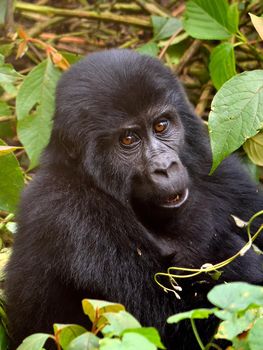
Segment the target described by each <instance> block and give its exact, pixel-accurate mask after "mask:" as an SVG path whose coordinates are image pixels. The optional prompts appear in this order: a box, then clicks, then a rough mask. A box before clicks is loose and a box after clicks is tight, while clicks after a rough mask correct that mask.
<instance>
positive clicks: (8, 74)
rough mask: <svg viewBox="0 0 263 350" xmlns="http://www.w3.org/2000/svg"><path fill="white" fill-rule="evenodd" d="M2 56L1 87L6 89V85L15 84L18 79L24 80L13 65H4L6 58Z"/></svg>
mask: <svg viewBox="0 0 263 350" xmlns="http://www.w3.org/2000/svg"><path fill="white" fill-rule="evenodd" d="M0 56H1V59H0V86H2V87H4V86H5V84H13V83H15V82H16V81H17V80H18V79H22V78H23V76H22V75H21V74H19V73H18V72H17V71H16V70H15V69H14V68H13V66H12V65H11V64H7V63H4V58H3V57H4V56H3V55H0Z"/></svg>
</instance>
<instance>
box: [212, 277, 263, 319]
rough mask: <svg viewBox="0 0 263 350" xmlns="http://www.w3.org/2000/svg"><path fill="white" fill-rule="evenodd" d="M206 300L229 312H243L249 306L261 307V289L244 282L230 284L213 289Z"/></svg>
mask: <svg viewBox="0 0 263 350" xmlns="http://www.w3.org/2000/svg"><path fill="white" fill-rule="evenodd" d="M207 298H208V300H209V301H210V302H211V303H212V304H214V305H216V306H218V307H220V308H222V309H227V310H228V311H229V312H237V311H240V310H245V309H247V308H248V307H249V306H251V305H255V306H260V305H261V306H262V305H263V287H260V286H254V285H251V284H248V283H245V282H232V283H227V284H221V285H219V286H216V287H214V288H213V289H212V290H211V291H210V292H209V293H208V295H207Z"/></svg>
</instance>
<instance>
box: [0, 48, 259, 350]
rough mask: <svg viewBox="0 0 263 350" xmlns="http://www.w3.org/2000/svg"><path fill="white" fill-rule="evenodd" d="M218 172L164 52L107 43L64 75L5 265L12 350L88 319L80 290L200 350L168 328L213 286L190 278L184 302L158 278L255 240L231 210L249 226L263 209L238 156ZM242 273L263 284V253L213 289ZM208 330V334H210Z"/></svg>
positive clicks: (249, 256)
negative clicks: (161, 57) (57, 326)
mask: <svg viewBox="0 0 263 350" xmlns="http://www.w3.org/2000/svg"><path fill="white" fill-rule="evenodd" d="M210 168H211V151H210V147H209V141H208V137H207V134H206V130H205V128H204V126H203V124H202V122H201V120H200V119H199V118H198V117H197V116H195V114H194V111H193V108H192V107H191V105H190V104H189V102H188V100H187V98H186V96H185V93H184V91H183V88H182V86H181V84H180V83H179V82H178V80H177V79H176V77H175V76H174V75H173V74H172V73H171V72H170V70H169V69H167V68H166V67H164V66H163V65H162V64H161V63H160V62H159V61H158V60H156V59H154V58H151V57H148V56H144V55H140V54H138V53H135V52H132V51H128V50H109V51H105V52H100V53H94V54H91V55H89V56H88V57H87V58H85V59H83V60H82V61H81V62H79V63H77V64H76V65H74V66H73V67H72V68H71V69H70V70H69V71H68V72H66V73H65V74H64V75H63V77H62V79H61V80H60V82H59V84H58V88H57V95H56V111H55V117H54V126H53V131H52V135H51V139H50V142H49V144H48V146H47V148H46V150H45V151H44V153H43V155H42V160H41V166H40V169H39V170H38V172H37V174H36V175H35V176H34V179H33V181H32V182H31V183H30V184H29V186H28V187H27V189H26V190H25V192H24V194H23V196H22V202H21V205H20V210H19V215H18V232H17V235H16V239H15V243H14V249H13V253H12V256H11V260H10V262H9V264H8V267H7V281H6V295H7V312H8V317H9V321H10V332H11V335H12V340H13V349H14V348H15V347H16V346H17V345H18V344H19V343H20V342H21V341H22V340H23V339H24V338H25V337H26V336H28V335H30V334H31V333H34V332H51V330H52V324H53V323H54V322H57V323H77V324H83V325H87V317H84V316H83V313H82V309H81V300H82V299H83V298H96V299H104V300H109V301H113V302H119V303H122V304H124V305H125V306H126V308H127V310H128V311H129V312H131V313H132V314H134V315H135V317H137V318H138V319H139V320H140V321H141V323H142V324H143V325H145V326H155V327H157V328H158V329H159V330H160V332H161V334H162V337H163V340H164V342H165V344H166V346H167V348H168V349H172V350H173V349H175V348H176V349H177V350H182V349H187V350H189V349H192V350H194V349H198V345H195V341H194V340H193V338H192V337H191V332H190V331H189V329H187V327H188V325H184V324H180V325H179V326H174V325H173V326H170V327H168V326H167V325H166V319H167V317H168V316H170V315H172V314H174V313H176V312H181V311H184V310H189V309H192V308H195V307H204V306H207V301H206V294H207V292H208V291H209V290H210V289H211V288H212V286H213V285H214V283H215V282H213V281H212V279H209V278H208V277H203V276H201V277H200V280H202V282H203V281H204V279H206V283H199V282H200V280H198V279H195V280H194V279H191V280H190V281H187V282H184V283H183V284H182V286H183V291H182V293H181V300H177V299H176V298H175V297H174V295H173V294H172V293H168V294H166V293H164V291H163V290H162V289H161V288H160V287H159V286H158V285H157V284H156V283H155V282H154V274H155V273H157V272H161V271H163V272H165V271H166V270H167V268H168V267H169V266H173V265H176V266H183V267H191V268H192V267H195V268H198V267H200V266H202V265H203V264H205V263H211V264H215V263H218V262H220V261H222V260H224V259H227V258H229V257H230V256H232V255H234V254H235V253H236V252H237V251H238V250H239V249H240V248H241V247H242V246H243V245H244V244H245V241H246V235H245V232H244V231H243V230H242V229H240V228H238V227H237V226H236V225H235V223H234V221H233V219H232V218H231V214H233V215H236V216H237V217H240V218H241V219H244V220H247V219H248V218H249V217H251V216H252V214H254V213H255V212H257V211H258V210H260V209H262V208H263V197H262V194H260V193H258V191H257V189H256V187H255V185H253V184H252V183H251V181H250V180H249V178H248V176H247V175H246V174H245V173H244V172H243V170H242V168H241V167H240V165H239V163H238V161H237V160H236V158H235V157H231V158H229V159H228V160H225V161H224V162H223V163H222V164H221V166H220V167H219V168H218V169H217V170H216V172H215V173H214V174H213V175H212V176H209V175H208V173H209V171H210ZM257 245H258V246H259V247H260V248H261V249H262V248H263V240H262V237H260V238H259V239H258V241H257ZM239 280H241V281H248V282H251V283H258V284H260V283H262V280H263V270H262V256H259V255H257V254H255V253H254V251H253V250H250V251H248V252H247V253H246V254H245V255H244V256H243V257H239V258H238V259H236V260H235V261H234V262H233V263H231V264H230V265H228V266H226V267H225V268H224V270H223V273H222V275H221V278H220V279H219V281H217V282H216V283H223V282H224V281H239ZM202 329H203V334H202V331H201V336H202V337H204V341H205V338H207V339H208V338H209V337H210V336H211V332H213V329H211V330H208V329H207V328H206V327H202Z"/></svg>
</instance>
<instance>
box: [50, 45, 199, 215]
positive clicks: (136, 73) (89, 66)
mask: <svg viewBox="0 0 263 350" xmlns="http://www.w3.org/2000/svg"><path fill="white" fill-rule="evenodd" d="M114 52H116V55H115V54H114ZM96 58H97V54H92V55H90V56H89V57H88V58H87V59H85V60H83V61H81V62H80V63H78V64H76V65H75V66H74V67H73V68H72V69H71V70H70V71H69V72H67V73H66V74H65V75H64V77H63V78H62V80H61V81H60V84H59V87H58V93H57V110H56V117H55V121H54V130H53V134H54V139H55V138H56V139H58V138H60V139H62V140H64V141H65V140H66V143H67V142H68V143H69V144H70V145H72V147H71V150H72V149H75V151H74V152H73V153H76V154H78V156H79V157H80V160H81V164H83V167H84V169H85V173H86V174H87V176H89V177H90V178H91V179H93V181H94V183H95V184H96V185H97V186H98V187H99V188H101V189H102V190H103V191H104V192H106V193H108V194H110V195H111V196H113V197H115V198H116V199H118V200H120V201H121V202H123V203H125V205H127V202H128V203H129V202H131V203H140V204H148V205H149V204H150V205H154V206H157V207H161V208H163V209H167V210H170V209H174V208H178V207H180V206H181V205H183V204H184V203H185V202H186V200H187V199H188V195H189V194H190V195H191V190H190V180H189V179H190V176H189V174H188V171H187V168H188V164H187V159H186V161H184V160H183V159H184V152H186V153H187V154H189V151H188V150H187V148H189V145H187V130H185V127H184V121H183V119H185V123H187V120H186V119H187V118H189V116H188V114H189V115H190V114H191V108H190V106H189V103H188V102H187V100H186V98H185V95H184V93H183V91H182V89H181V86H180V84H179V83H178V82H177V80H176V78H175V77H174V76H173V75H172V74H171V72H170V71H169V70H168V69H166V68H165V67H164V66H163V65H162V64H161V63H160V62H158V61H157V60H155V59H152V58H150V57H147V56H141V55H139V54H137V53H131V52H128V53H127V51H125V50H123V51H121V50H116V51H114V50H111V54H110V55H109V54H108V53H107V52H104V53H100V54H99V60H97V59H96ZM83 72H85V74H83ZM69 81H70V83H71V84H70V86H67V83H68V82H69ZM75 85H76V86H75ZM68 101H71V103H70V104H69V102H68ZM61 106H63V109H62V108H61ZM187 108H188V110H187ZM187 113H188V114H187ZM65 116H67V117H66V118H65ZM182 117H183V118H182ZM195 119H197V118H196V117H195ZM194 124H196V125H195V127H196V128H197V129H198V130H199V129H200V125H199V124H200V123H199V122H195V123H194ZM67 130H70V132H69V134H68V135H67ZM199 132H200V131H199ZM191 139H193V136H192V135H191ZM78 140H79V141H80V143H81V145H80V146H79V145H78V144H77V143H78ZM83 140H84V142H83ZM203 153H204V152H203ZM188 161H189V162H191V159H189V156H188ZM109 179H110V180H109Z"/></svg>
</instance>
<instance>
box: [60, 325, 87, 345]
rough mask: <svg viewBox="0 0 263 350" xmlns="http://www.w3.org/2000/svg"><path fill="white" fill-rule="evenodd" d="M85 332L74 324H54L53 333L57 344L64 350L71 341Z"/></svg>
mask: <svg viewBox="0 0 263 350" xmlns="http://www.w3.org/2000/svg"><path fill="white" fill-rule="evenodd" d="M85 332H87V330H86V329H85V328H84V327H81V326H78V325H75V324H69V325H65V324H58V323H55V324H54V333H55V334H57V337H58V339H59V344H60V345H61V347H62V349H64V350H65V349H67V347H68V346H69V344H70V342H71V341H72V340H73V339H75V338H76V337H78V336H80V335H81V334H83V333H85Z"/></svg>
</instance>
